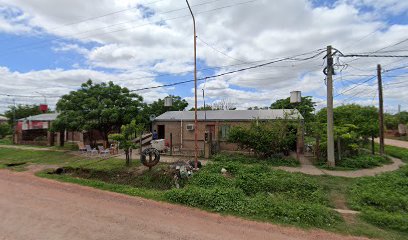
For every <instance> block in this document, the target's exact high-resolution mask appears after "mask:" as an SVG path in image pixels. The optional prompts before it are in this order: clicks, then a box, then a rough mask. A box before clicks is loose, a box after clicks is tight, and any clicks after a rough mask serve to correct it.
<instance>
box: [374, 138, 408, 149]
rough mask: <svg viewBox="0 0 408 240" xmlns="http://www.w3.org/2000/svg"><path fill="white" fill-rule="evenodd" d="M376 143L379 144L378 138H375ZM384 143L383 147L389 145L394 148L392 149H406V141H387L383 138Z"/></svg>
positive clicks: (407, 144) (407, 147) (407, 142)
mask: <svg viewBox="0 0 408 240" xmlns="http://www.w3.org/2000/svg"><path fill="white" fill-rule="evenodd" d="M374 141H375V142H376V143H379V142H380V139H379V138H376V139H375V140H374ZM384 143H385V145H390V146H394V147H401V148H406V149H408V141H401V140H395V139H388V138H385V139H384Z"/></svg>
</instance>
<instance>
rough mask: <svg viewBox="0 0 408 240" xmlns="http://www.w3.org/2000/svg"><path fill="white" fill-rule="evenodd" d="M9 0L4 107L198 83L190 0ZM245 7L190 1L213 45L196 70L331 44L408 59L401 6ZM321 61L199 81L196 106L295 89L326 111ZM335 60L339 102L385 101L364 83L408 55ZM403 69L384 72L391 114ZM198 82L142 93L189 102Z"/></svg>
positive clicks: (0, 82)
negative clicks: (114, 89) (79, 93)
mask: <svg viewBox="0 0 408 240" xmlns="http://www.w3.org/2000/svg"><path fill="white" fill-rule="evenodd" d="M0 2H1V3H2V4H1V5H0V11H1V12H2V17H1V18H0V43H1V44H0V73H1V75H0V94H2V95H0V112H2V111H4V110H5V109H7V106H8V105H10V104H11V103H12V101H13V99H14V100H15V101H16V102H17V103H22V104H23V103H28V104H30V103H40V102H41V101H43V100H42V99H43V98H42V97H41V95H46V96H48V100H47V101H48V103H49V104H50V106H51V107H53V106H54V104H55V103H56V101H57V100H58V96H61V95H63V94H66V93H68V92H69V91H71V90H74V89H76V88H78V87H79V86H80V84H81V83H82V82H84V81H86V80H87V79H89V78H91V79H93V80H94V81H96V82H102V81H114V82H115V83H117V84H120V85H122V86H125V87H128V88H129V89H138V88H144V87H153V86H158V85H161V84H169V83H174V82H179V81H185V80H190V79H193V75H192V72H191V71H192V70H193V48H192V47H193V41H192V40H193V38H192V22H191V18H190V17H189V16H188V14H189V12H188V9H186V8H185V7H186V6H185V5H184V2H182V1H181V2H180V1H175V0H174V1H173V0H172V1H157V2H155V3H151V2H149V1H137V0H126V1H108V0H104V1H96V0H95V1H79V0H72V1H68V0H62V1H58V4H57V3H56V2H55V1H51V0H33V1H23V0H14V1H11V0H0ZM244 2H246V1H243V0H219V1H206V0H191V5H192V6H193V11H194V12H195V13H196V18H197V35H198V37H199V39H201V40H202V41H204V42H205V44H204V43H203V42H201V41H198V59H199V63H198V69H207V68H215V69H210V70H205V71H199V77H205V76H211V75H214V74H219V73H223V72H228V71H233V70H236V69H239V68H245V67H248V66H253V65H255V64H260V63H265V62H268V61H269V60H271V59H277V58H281V57H288V56H295V55H298V54H301V53H306V52H310V51H314V50H315V52H313V53H310V55H305V57H308V56H311V55H313V54H315V53H317V52H319V51H318V49H321V48H325V47H326V46H327V45H329V44H331V45H333V46H334V47H335V48H337V49H339V50H341V51H342V52H343V53H356V52H357V53H363V52H374V51H376V50H378V49H382V48H385V49H384V50H383V52H379V54H393V55H397V54H405V55H407V54H408V41H406V42H403V43H401V44H398V45H395V46H392V45H393V44H395V43H398V42H401V41H403V40H404V39H405V38H406V32H407V30H408V4H407V3H404V1H396V0H383V1H379V0H342V1H307V0H286V1H285V0H280V1H273V4H272V3H271V1H267V0H258V1H254V2H251V3H244ZM149 3H150V4H149ZM386 50H387V51H389V52H384V51H386ZM404 50H405V52H404ZM397 51H401V52H397ZM322 57H323V55H320V56H318V57H316V58H313V59H311V60H308V61H298V60H295V61H283V62H280V63H276V64H271V65H270V66H268V67H262V68H257V69H253V70H248V71H244V72H240V73H236V74H230V75H227V76H223V77H219V78H213V79H208V80H207V81H206V83H205V84H204V82H203V81H201V82H199V83H198V84H199V99H200V102H199V105H201V104H202V103H201V99H202V97H201V94H202V92H201V89H203V88H205V92H206V102H207V103H210V104H211V103H213V102H217V101H220V100H228V101H229V102H231V103H233V104H234V105H236V107H237V108H239V109H246V108H248V107H251V106H269V105H270V104H271V103H272V102H273V101H275V100H277V99H279V98H284V97H288V96H289V93H290V91H293V90H300V91H302V93H303V95H311V96H313V97H314V99H315V101H316V102H317V105H318V107H319V108H320V107H324V106H325V85H324V84H325V82H324V75H323V74H322V69H323V68H324V66H323V59H322ZM336 63H337V64H338V65H340V66H338V67H337V72H338V74H337V75H336V76H335V79H336V81H335V94H336V95H339V96H337V97H336V98H335V104H337V105H339V104H347V103H358V104H364V105H376V104H377V100H376V98H377V96H376V85H375V84H376V79H373V80H372V81H368V82H367V83H363V82H364V81H365V80H366V79H368V78H370V75H373V74H375V67H376V64H377V63H381V64H382V65H383V66H384V69H385V70H389V69H393V68H396V67H401V66H406V65H408V59H407V58H379V59H371V58H370V59H369V58H362V59H348V58H339V59H338V61H336ZM220 67H222V68H220ZM160 75H165V76H160ZM406 75H407V70H406V69H404V68H402V69H400V70H398V71H392V72H388V73H387V74H385V75H384V82H385V89H384V91H385V98H386V111H389V112H395V111H396V109H397V107H398V104H401V105H402V108H403V109H405V110H408V104H407V102H408V97H407V96H404V95H402V94H400V93H401V92H402V91H406V90H408V84H405V83H404V82H403V81H404V80H405V79H406V77H405V76H406ZM387 76H391V77H387ZM401 82H402V83H401ZM356 84H357V85H358V86H356V87H355V85H356ZM388 84H389V85H388ZM192 87H193V84H192V83H188V84H182V85H177V86H175V87H169V88H159V89H151V90H146V91H141V92H138V93H139V94H141V95H142V96H143V97H144V98H145V100H146V101H148V102H151V101H154V100H155V99H157V98H163V97H165V96H166V95H168V94H174V95H179V96H182V97H183V98H185V99H186V100H187V101H189V103H190V104H192V103H193V89H192ZM354 87H355V88H354ZM350 89H351V90H350ZM6 94H10V95H24V96H13V97H11V96H5V95H6ZM25 96H33V97H25Z"/></svg>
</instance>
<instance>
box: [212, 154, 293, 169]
mask: <svg viewBox="0 0 408 240" xmlns="http://www.w3.org/2000/svg"><path fill="white" fill-rule="evenodd" d="M212 160H213V161H214V162H237V163H242V164H262V165H267V166H274V167H278V166H287V167H298V166H300V163H299V161H298V160H297V159H295V158H293V157H290V156H288V157H286V156H274V157H270V158H267V159H259V158H256V157H253V156H247V155H243V154H226V153H223V154H218V155H215V156H214V157H213V158H212Z"/></svg>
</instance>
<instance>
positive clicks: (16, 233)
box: [0, 170, 363, 240]
mask: <svg viewBox="0 0 408 240" xmlns="http://www.w3.org/2000/svg"><path fill="white" fill-rule="evenodd" d="M0 193H1V197H0V215H1V217H0V233H1V234H0V239H2V240H6V239H7V240H9V239H10V240H14V239H16V240H20V239H21V240H23V239H24V240H28V239H52V240H56V239H58V240H64V239H70V240H73V239H86V240H88V239H99V240H100V239H110V240H112V239H121V240H122V239H189V240H190V239H273V240H295V239H298V240H300V239H310V240H312V239H313V240H315V239H338V240H340V239H342V240H344V239H363V238H354V237H344V236H339V235H335V234H333V233H327V232H324V231H320V230H313V231H303V230H299V229H295V228H288V227H280V226H276V225H272V224H265V223H258V222H251V221H246V220H242V219H238V218H234V217H224V216H220V215H217V214H211V213H207V212H204V211H200V210H197V209H190V208H186V207H181V206H176V205H172V204H167V203H160V202H155V201H150V200H146V199H142V198H135V197H129V196H125V195H120V194H116V193H111V192H104V191H100V190H97V189H92V188H88V187H83V186H78V185H73V184H68V183H60V182H55V181H52V180H47V179H41V178H37V177H35V176H33V175H32V174H31V173H27V172H25V173H17V172H10V171H7V170H0Z"/></svg>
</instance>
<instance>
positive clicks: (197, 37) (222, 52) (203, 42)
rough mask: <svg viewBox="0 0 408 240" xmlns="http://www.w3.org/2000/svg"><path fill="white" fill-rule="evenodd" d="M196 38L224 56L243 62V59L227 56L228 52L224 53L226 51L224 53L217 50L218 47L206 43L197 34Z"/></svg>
mask: <svg viewBox="0 0 408 240" xmlns="http://www.w3.org/2000/svg"><path fill="white" fill-rule="evenodd" d="M197 39H198V40H199V41H200V42H202V43H204V44H205V45H206V46H207V47H209V48H211V49H213V50H214V51H216V52H218V53H220V54H222V55H224V56H226V57H228V58H230V59H232V60H235V61H238V62H242V63H245V61H242V60H240V59H237V58H234V57H231V56H229V55H228V54H226V53H224V52H222V51H220V50H218V49H217V48H215V47H214V46H212V45H210V44H209V43H207V42H205V41H204V40H202V39H201V38H199V37H198V36H197Z"/></svg>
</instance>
